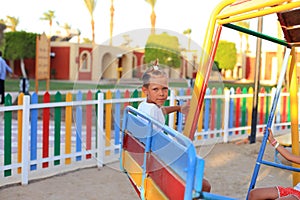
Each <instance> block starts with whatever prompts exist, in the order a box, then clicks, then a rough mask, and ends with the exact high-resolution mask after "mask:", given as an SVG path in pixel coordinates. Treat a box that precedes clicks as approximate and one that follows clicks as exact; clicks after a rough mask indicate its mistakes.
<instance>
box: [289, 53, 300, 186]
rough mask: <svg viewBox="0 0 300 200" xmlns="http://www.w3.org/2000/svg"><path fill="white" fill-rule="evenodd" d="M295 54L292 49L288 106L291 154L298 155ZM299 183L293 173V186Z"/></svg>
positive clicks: (294, 165)
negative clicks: (289, 111)
mask: <svg viewBox="0 0 300 200" xmlns="http://www.w3.org/2000/svg"><path fill="white" fill-rule="evenodd" d="M295 61H296V53H295V48H294V47H293V48H292V52H291V62H290V73H289V78H290V104H291V108H292V109H291V134H292V153H293V154H295V155H299V130H298V96H297V92H298V80H297V68H296V65H295ZM292 165H293V167H297V168H299V167H300V165H299V164H294V163H293V164H292ZM299 182H300V173H299V172H293V185H294V186H295V185H297V183H299Z"/></svg>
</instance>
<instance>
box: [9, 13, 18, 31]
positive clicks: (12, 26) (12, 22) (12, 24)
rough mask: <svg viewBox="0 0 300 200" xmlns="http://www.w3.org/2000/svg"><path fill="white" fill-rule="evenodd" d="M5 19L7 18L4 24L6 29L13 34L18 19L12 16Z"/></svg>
mask: <svg viewBox="0 0 300 200" xmlns="http://www.w3.org/2000/svg"><path fill="white" fill-rule="evenodd" d="M6 18H7V22H6V26H7V28H10V30H11V31H12V32H15V31H16V29H17V26H18V24H19V22H20V20H19V18H15V17H12V16H6Z"/></svg>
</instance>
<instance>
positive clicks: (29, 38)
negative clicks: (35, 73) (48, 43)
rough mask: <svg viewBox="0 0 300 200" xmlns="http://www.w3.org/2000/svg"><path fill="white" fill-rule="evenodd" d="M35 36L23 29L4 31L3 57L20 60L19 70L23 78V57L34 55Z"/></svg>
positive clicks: (32, 56)
mask: <svg viewBox="0 0 300 200" xmlns="http://www.w3.org/2000/svg"><path fill="white" fill-rule="evenodd" d="M36 37H37V34H36V33H27V32H25V31H16V32H6V33H5V34H4V38H5V42H4V58H6V59H10V60H21V72H22V76H23V77H24V78H26V77H27V74H26V71H25V64H24V59H25V58H34V57H35V48H36Z"/></svg>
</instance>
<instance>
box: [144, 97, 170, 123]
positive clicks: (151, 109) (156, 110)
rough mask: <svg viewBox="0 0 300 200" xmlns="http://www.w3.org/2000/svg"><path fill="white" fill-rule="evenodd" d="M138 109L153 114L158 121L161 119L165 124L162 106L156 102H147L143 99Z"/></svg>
mask: <svg viewBox="0 0 300 200" xmlns="http://www.w3.org/2000/svg"><path fill="white" fill-rule="evenodd" d="M138 110H140V111H142V112H144V113H146V114H147V115H149V116H151V117H152V118H153V119H155V120H156V121H159V122H160V123H162V124H165V116H164V113H163V111H162V109H161V108H160V107H158V106H157V105H156V104H154V103H147V102H146V101H143V102H141V103H140V104H139V106H138Z"/></svg>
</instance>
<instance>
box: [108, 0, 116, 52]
mask: <svg viewBox="0 0 300 200" xmlns="http://www.w3.org/2000/svg"><path fill="white" fill-rule="evenodd" d="M114 12H115V8H114V0H111V6H110V33H109V36H110V40H109V45H110V46H111V45H112V35H113V28H114Z"/></svg>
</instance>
